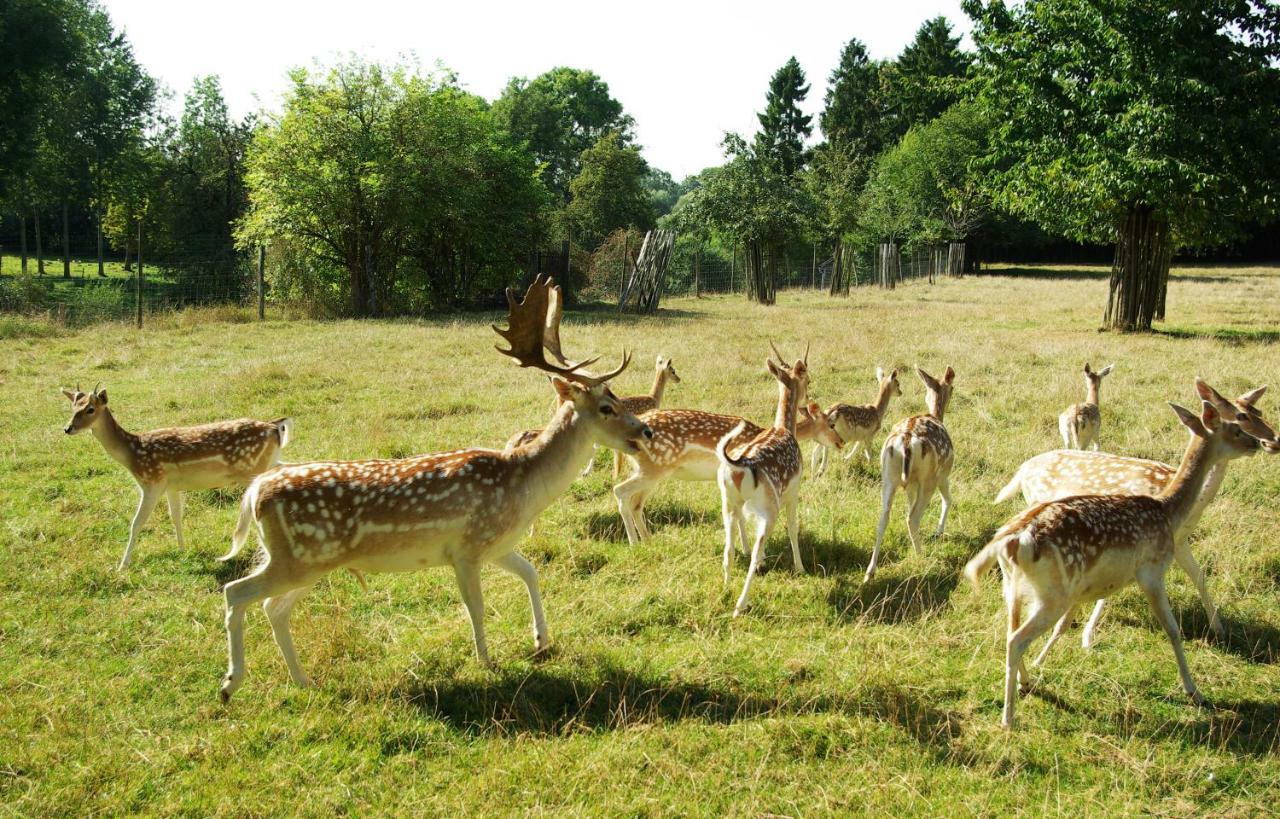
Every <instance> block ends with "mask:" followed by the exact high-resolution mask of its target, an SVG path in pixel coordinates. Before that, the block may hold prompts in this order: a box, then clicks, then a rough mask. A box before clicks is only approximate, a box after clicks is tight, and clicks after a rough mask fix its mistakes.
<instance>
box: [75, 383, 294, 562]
mask: <svg viewBox="0 0 1280 819" xmlns="http://www.w3.org/2000/svg"><path fill="white" fill-rule="evenodd" d="M62 394H63V395H65V396H66V397H67V400H68V401H70V402H71V420H70V421H68V422H67V425H66V427H65V428H64V430H63V431H64V432H66V433H67V434H68V435H75V434H76V433H79V432H83V431H84V430H86V429H87V430H89V431H90V432H92V433H93V437H95V438H97V439H98V443H100V444H102V448H103V449H105V450H106V451H107V454H108V455H110V456H111V457H112V458H114V459H115V460H117V461H119V462H120V463H121V464H122V465H124V468H125V469H127V470H129V474H130V475H132V476H133V479H134V480H135V481H137V483H138V489H139V490H140V491H141V492H142V498H141V500H139V501H138V511H137V512H136V513H134V516H133V523H132V524H130V526H129V542H128V543H126V544H125V547H124V555H123V556H122V557H121V558H120V565H119V567H118V568H120V569H122V570H123V569H125V568H127V567H128V565H129V559H130V556H131V555H132V554H133V547H134V545H135V544H136V543H137V542H138V533H139V532H141V531H142V527H143V526H145V525H146V523H147V519H148V518H150V517H151V512H152V511H153V510H154V509H155V508H156V504H157V503H159V502H160V498H161V497H166V498H168V501H169V517H170V519H172V521H173V532H174V536H175V537H176V538H177V540H178V546H179V547H180V548H184V549H185V548H186V543H185V541H184V540H183V537H182V493H183V492H189V491H192V490H196V489H221V488H223V487H228V486H243V485H245V484H247V483H249V481H251V480H253V478H254V477H255V476H257V475H259V474H261V473H263V472H265V471H267V470H268V469H270V468H271V467H273V466H275V465H276V464H278V463H279V462H280V450H282V449H284V446H285V444H287V443H288V442H289V436H290V432H291V429H292V425H293V422H292V421H291V420H290V419H289V418H277V419H275V420H274V421H254V420H252V419H249V418H240V419H238V420H235V421H220V422H218V423H213V424H202V425H200V426H194V427H170V428H166V429H156V430H152V431H151V432H143V433H140V434H134V433H132V432H127V431H125V429H124V428H123V427H121V426H120V424H119V423H118V422H117V421H116V419H115V416H114V415H112V414H111V409H110V408H109V407H108V406H107V391H106V390H99V389H98V388H97V387H94V389H93V392H91V393H84V392H81V391H80V386H79V385H76V388H75V390H74V391H72V390H65V389H64V390H63V391H62Z"/></svg>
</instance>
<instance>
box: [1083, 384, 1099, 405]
mask: <svg viewBox="0 0 1280 819" xmlns="http://www.w3.org/2000/svg"><path fill="white" fill-rule="evenodd" d="M1099 386H1101V385H1100V384H1099V383H1098V382H1097V381H1090V382H1089V384H1088V386H1086V387H1085V390H1084V402H1085V403H1086V404H1093V405H1094V406H1095V407H1096V406H1098V387H1099Z"/></svg>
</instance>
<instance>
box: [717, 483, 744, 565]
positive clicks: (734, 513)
mask: <svg viewBox="0 0 1280 819" xmlns="http://www.w3.org/2000/svg"><path fill="white" fill-rule="evenodd" d="M741 514H742V510H741V509H735V508H734V506H733V503H732V502H731V501H730V500H729V492H728V490H727V489H726V488H725V487H723V486H721V487H720V515H721V517H722V518H723V519H724V560H723V561H722V563H723V567H724V584H725V585H726V586H727V585H729V562H730V561H731V560H732V559H733V533H734V529H735V528H740V526H741V521H740V520H739V518H740V517H741ZM743 545H744V546H745V545H746V544H745V543H744V544H743Z"/></svg>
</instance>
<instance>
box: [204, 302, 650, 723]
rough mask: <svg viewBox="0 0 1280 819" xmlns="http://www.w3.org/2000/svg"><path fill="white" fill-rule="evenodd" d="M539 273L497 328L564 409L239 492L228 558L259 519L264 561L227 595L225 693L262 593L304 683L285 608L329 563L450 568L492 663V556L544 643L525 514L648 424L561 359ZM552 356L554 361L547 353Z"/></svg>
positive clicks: (301, 471) (240, 665)
mask: <svg viewBox="0 0 1280 819" xmlns="http://www.w3.org/2000/svg"><path fill="white" fill-rule="evenodd" d="M558 295H559V294H558V292H556V288H555V287H554V286H553V285H552V284H551V281H550V280H549V279H538V280H536V281H534V283H533V284H532V285H530V287H529V289H528V292H526V293H525V297H524V300H523V301H521V302H520V303H519V304H517V303H516V301H515V296H514V294H513V293H512V292H511V291H510V290H508V291H507V299H508V302H509V312H508V317H507V320H508V327H507V329H505V330H504V329H500V328H498V327H494V329H495V330H496V331H497V332H498V334H499V335H501V336H502V337H503V338H504V339H506V341H507V342H508V344H509V345H510V349H506V350H503V349H499V352H501V353H502V354H504V355H506V356H509V357H511V358H513V359H515V360H516V361H517V362H518V363H519V364H520V366H522V367H533V368H535V369H539V370H543V371H545V372H548V373H551V374H552V375H553V378H552V379H551V381H552V384H553V386H554V387H555V390H556V393H557V395H558V396H559V398H560V399H561V403H560V404H559V406H558V407H557V409H556V410H555V415H554V416H553V417H552V419H551V422H550V423H549V424H548V425H547V427H546V428H545V429H544V430H543V431H542V433H541V434H540V435H539V436H538V437H537V438H536V439H535V440H534V441H533V442H531V443H529V444H527V445H525V446H521V447H517V448H515V449H514V450H510V451H496V450H489V449H465V450H458V451H455V452H444V453H440V454H436V455H421V456H418V457H413V458H403V459H398V460H372V461H338V462H325V463H310V464H294V465H289V466H282V467H280V468H278V469H275V470H273V471H271V472H269V473H267V474H265V475H263V476H261V477H260V478H258V479H257V480H256V481H254V483H253V484H252V485H251V486H250V487H249V490H248V492H246V493H245V497H244V500H243V501H242V502H241V505H240V521H239V523H238V524H237V526H236V531H235V534H234V536H233V538H232V545H231V552H230V553H229V554H228V555H227V558H230V557H231V556H233V555H234V554H235V553H236V552H237V551H239V549H240V548H241V547H242V546H243V544H244V542H245V540H246V538H247V537H248V534H249V529H250V527H251V526H256V528H257V530H258V537H259V539H260V541H261V543H262V548H263V550H264V551H265V552H266V556H267V559H266V562H265V563H263V564H261V565H260V566H259V567H258V568H257V569H256V570H255V571H254V572H253V573H252V574H250V575H249V576H247V577H244V578H242V579H240V580H236V581H234V582H232V583H228V584H227V586H226V589H225V592H226V600H227V640H228V652H229V655H230V662H229V668H228V672H227V676H226V680H225V682H224V683H223V686H222V692H221V696H222V698H223V700H224V701H225V700H228V699H230V697H231V695H232V694H233V693H234V692H235V691H236V689H237V688H239V686H240V684H241V683H242V682H243V680H244V675H245V662H244V615H245V612H246V610H247V609H248V607H249V606H250V605H252V604H253V603H255V602H257V601H259V600H261V601H263V607H264V608H265V610H266V613H267V618H268V620H269V621H270V623H271V629H272V632H273V633H274V635H275V638H276V642H277V643H278V644H279V646H280V651H281V653H282V654H283V655H284V659H285V663H286V664H287V665H288V667H289V673H290V675H291V676H292V678H293V681H294V682H295V683H297V684H299V685H307V684H309V680H308V678H307V676H306V674H304V673H303V671H302V668H301V666H300V665H299V664H298V659H297V655H296V653H295V651H294V647H293V639H292V637H291V635H290V632H289V615H290V612H291V611H292V609H293V606H294V604H295V603H296V602H297V600H298V598H299V597H301V596H302V595H303V594H304V593H305V592H306V591H307V590H308V589H309V588H311V586H312V585H314V584H315V583H316V581H318V580H319V579H320V578H321V577H323V576H324V575H326V574H328V573H329V572H331V571H334V570H335V569H343V568H345V569H350V570H352V571H354V572H356V573H358V574H359V575H363V574H365V573H373V572H394V571H411V570H415V569H424V568H428V567H432V566H451V567H452V568H453V571H454V575H455V577H456V578H457V581H458V587H459V589H460V591H461V594H462V600H463V603H464V604H465V606H466V609H467V613H468V614H469V616H470V619H471V627H472V633H473V636H474V638H475V649H476V656H477V657H478V658H479V660H480V662H481V663H483V664H485V665H491V663H490V661H489V652H488V648H487V645H486V642H485V633H484V601H483V597H482V595H481V591H480V568H481V566H483V565H484V564H486V563H494V564H497V565H498V566H499V567H501V568H503V569H505V570H507V571H509V572H511V573H512V574H514V575H516V576H518V577H519V578H520V579H521V580H523V581H524V583H525V586H526V587H527V588H528V592H529V604H530V607H531V608H532V610H533V633H534V648H535V649H536V650H539V651H540V650H542V649H544V648H546V646H547V641H548V638H547V626H546V620H545V617H544V616H543V611H542V600H541V594H540V592H539V589H538V574H537V571H536V570H535V569H534V567H533V565H532V564H531V563H529V561H527V560H525V559H524V558H523V557H521V556H520V554H519V553H517V552H516V551H515V545H516V542H517V541H518V540H519V538H520V535H521V533H523V532H524V531H525V530H526V529H527V528H528V526H529V524H530V522H531V521H532V520H533V519H534V517H535V516H537V515H538V513H540V512H541V511H542V510H543V509H544V508H546V506H547V505H548V504H550V503H551V502H552V501H553V500H555V499H556V498H557V497H558V496H559V495H560V494H562V493H563V492H564V490H565V489H566V488H567V487H568V486H569V484H570V483H571V482H572V481H573V478H574V476H575V475H577V474H578V472H579V471H580V470H581V469H582V465H583V464H584V463H585V462H586V460H587V459H588V458H589V457H590V456H591V449H592V445H593V444H600V445H601V446H606V447H610V448H617V449H627V450H636V449H638V448H639V446H640V442H641V441H643V440H645V439H647V438H649V437H650V436H651V435H652V433H651V432H650V430H649V428H648V427H646V426H645V425H644V424H643V423H642V422H640V421H639V420H637V419H636V417H635V416H634V415H632V414H631V413H629V412H627V410H626V408H625V407H623V406H622V402H621V401H620V400H618V398H617V396H615V395H614V394H613V393H612V392H611V391H610V390H609V387H608V386H607V384H608V381H609V380H610V379H612V378H614V377H615V376H617V375H618V374H619V373H620V372H622V371H623V370H624V369H625V368H626V366H627V363H628V360H629V359H628V357H627V356H625V355H624V356H623V359H622V364H621V365H620V366H619V367H618V368H617V369H615V370H614V371H613V372H610V373H608V374H606V375H601V376H593V375H589V374H587V373H585V372H583V371H582V369H581V368H582V367H584V366H587V365H589V364H590V363H592V361H595V359H591V361H584V362H580V363H577V364H569V363H568V362H567V361H564V359H563V356H561V355H559V338H558V327H557V324H556V323H555V322H549V321H548V317H549V316H550V317H554V313H553V312H551V311H550V310H549V305H550V304H551V303H552V300H553V299H557V298H558ZM545 352H551V353H552V355H553V356H554V357H555V358H556V359H557V360H559V361H560V362H561V363H560V365H557V364H553V363H550V362H548V361H547V359H546V356H545Z"/></svg>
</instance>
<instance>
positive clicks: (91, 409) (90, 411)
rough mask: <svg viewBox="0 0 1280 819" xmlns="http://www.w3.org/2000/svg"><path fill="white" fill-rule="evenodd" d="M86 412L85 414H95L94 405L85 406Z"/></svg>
mask: <svg viewBox="0 0 1280 819" xmlns="http://www.w3.org/2000/svg"><path fill="white" fill-rule="evenodd" d="M84 414H85V415H93V407H85V408H84Z"/></svg>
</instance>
